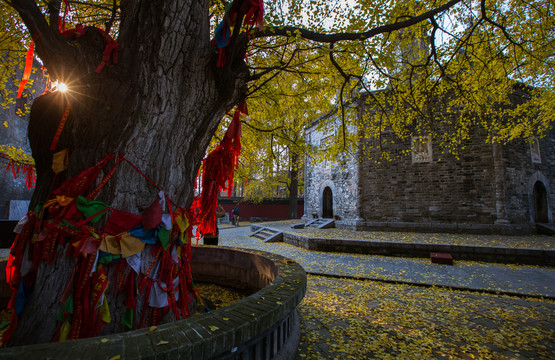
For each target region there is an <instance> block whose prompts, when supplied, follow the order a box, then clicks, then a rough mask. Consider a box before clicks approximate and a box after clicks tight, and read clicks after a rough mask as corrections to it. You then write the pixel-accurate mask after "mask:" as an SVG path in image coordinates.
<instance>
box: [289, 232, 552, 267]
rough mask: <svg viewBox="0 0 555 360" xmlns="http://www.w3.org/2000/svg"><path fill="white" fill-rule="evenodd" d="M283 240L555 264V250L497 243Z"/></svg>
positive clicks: (328, 247)
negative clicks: (513, 246)
mask: <svg viewBox="0 0 555 360" xmlns="http://www.w3.org/2000/svg"><path fill="white" fill-rule="evenodd" d="M283 241H284V242H286V243H288V244H290V245H294V246H298V247H301V248H304V249H307V250H312V251H327V252H343V253H353V254H365V255H385V256H400V257H421V258H429V257H430V253H432V252H436V253H449V254H451V255H452V256H453V259H455V260H471V261H487V262H499V263H508V264H526V265H541V266H554V265H555V250H547V249H523V248H509V247H493V246H467V245H450V244H424V243H405V242H393V241H391V242H389V241H369V240H357V239H324V238H309V237H305V236H299V235H295V234H291V233H284V235H283Z"/></svg>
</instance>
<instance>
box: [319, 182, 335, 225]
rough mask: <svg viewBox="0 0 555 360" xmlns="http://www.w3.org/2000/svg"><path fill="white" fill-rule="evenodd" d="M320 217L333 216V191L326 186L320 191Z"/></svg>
mask: <svg viewBox="0 0 555 360" xmlns="http://www.w3.org/2000/svg"><path fill="white" fill-rule="evenodd" d="M322 217H323V218H332V217H333V193H332V191H331V189H330V188H329V187H328V186H326V187H325V188H324V191H323V192H322Z"/></svg>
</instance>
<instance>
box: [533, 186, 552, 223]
mask: <svg viewBox="0 0 555 360" xmlns="http://www.w3.org/2000/svg"><path fill="white" fill-rule="evenodd" d="M534 211H535V213H534V221H535V222H539V223H547V222H549V219H548V215H547V191H546V190H545V186H544V185H543V183H542V182H541V181H536V183H535V184H534Z"/></svg>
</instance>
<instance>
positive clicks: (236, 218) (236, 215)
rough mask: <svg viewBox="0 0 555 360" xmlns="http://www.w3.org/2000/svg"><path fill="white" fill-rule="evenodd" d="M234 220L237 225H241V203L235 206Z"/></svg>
mask: <svg viewBox="0 0 555 360" xmlns="http://www.w3.org/2000/svg"><path fill="white" fill-rule="evenodd" d="M233 222H234V224H235V225H236V226H239V204H237V205H235V207H234V208H233Z"/></svg>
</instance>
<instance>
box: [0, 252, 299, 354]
mask: <svg viewBox="0 0 555 360" xmlns="http://www.w3.org/2000/svg"><path fill="white" fill-rule="evenodd" d="M0 266H1V264H0ZM4 268H5V266H4ZM191 270H192V273H193V278H194V279H195V280H196V281H209V282H211V283H216V284H222V285H226V286H232V287H236V288H244V289H251V290H258V291H257V292H256V293H254V294H252V295H250V296H248V297H246V298H244V299H242V300H240V301H238V302H236V303H233V304H231V305H229V306H227V307H224V308H221V309H218V310H215V311H211V312H209V313H206V314H202V315H198V316H195V317H193V318H190V319H185V320H180V321H176V322H173V323H168V324H163V325H160V326H157V327H156V328H155V329H154V330H152V331H151V330H150V329H139V330H135V331H130V332H126V333H119V334H113V335H108V336H100V337H95V338H89V339H79V340H72V341H65V342H61V343H48V344H37V345H30V346H19V347H12V348H4V349H0V358H2V359H26V360H28V359H29V360H31V359H41V360H42V359H45V358H51V359H56V360H62V359H68V360H69V359H72V360H73V359H83V360H85V359H114V358H115V359H117V358H118V356H120V357H119V358H120V359H122V360H123V359H125V360H129V359H292V358H294V356H295V353H296V350H297V346H298V344H299V339H300V332H299V327H300V326H299V317H298V314H297V305H298V304H299V303H300V302H301V300H302V298H303V297H304V294H305V292H306V274H305V272H304V270H303V269H302V267H301V266H300V265H298V264H297V263H295V262H292V261H290V260H288V259H286V258H284V257H282V256H279V255H275V254H271V253H267V252H254V251H244V250H238V249H233V248H225V247H195V248H193V254H192V263H191Z"/></svg>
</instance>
